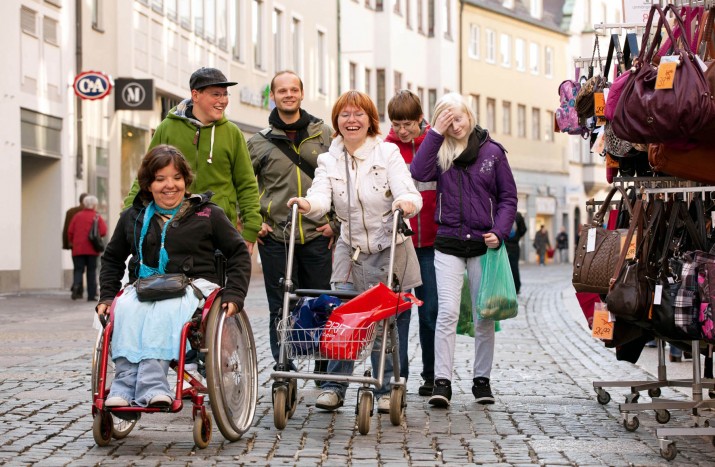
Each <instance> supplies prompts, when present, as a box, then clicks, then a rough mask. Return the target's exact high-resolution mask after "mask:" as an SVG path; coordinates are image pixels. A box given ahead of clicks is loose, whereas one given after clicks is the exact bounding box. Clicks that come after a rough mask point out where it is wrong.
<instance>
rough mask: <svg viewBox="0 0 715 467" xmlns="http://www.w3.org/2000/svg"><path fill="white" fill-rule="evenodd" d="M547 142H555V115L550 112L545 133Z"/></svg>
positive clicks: (547, 114) (547, 116)
mask: <svg viewBox="0 0 715 467" xmlns="http://www.w3.org/2000/svg"><path fill="white" fill-rule="evenodd" d="M544 139H545V140H546V141H551V142H553V141H554V113H553V112H551V111H550V110H549V111H547V112H546V131H545V132H544Z"/></svg>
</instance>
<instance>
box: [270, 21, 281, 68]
mask: <svg viewBox="0 0 715 467" xmlns="http://www.w3.org/2000/svg"><path fill="white" fill-rule="evenodd" d="M272 20H273V65H274V67H275V68H274V69H275V70H276V71H278V70H282V69H283V68H284V66H283V12H282V11H281V10H278V9H274V10H273V18H272Z"/></svg>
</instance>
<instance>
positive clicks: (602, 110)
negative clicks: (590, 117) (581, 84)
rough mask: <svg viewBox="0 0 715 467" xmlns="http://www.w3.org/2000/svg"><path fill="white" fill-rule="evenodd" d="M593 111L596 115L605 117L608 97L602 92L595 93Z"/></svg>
mask: <svg viewBox="0 0 715 467" xmlns="http://www.w3.org/2000/svg"><path fill="white" fill-rule="evenodd" d="M593 113H594V114H595V115H596V117H603V116H604V115H605V114H606V98H605V96H604V95H603V93H602V92H594V93H593Z"/></svg>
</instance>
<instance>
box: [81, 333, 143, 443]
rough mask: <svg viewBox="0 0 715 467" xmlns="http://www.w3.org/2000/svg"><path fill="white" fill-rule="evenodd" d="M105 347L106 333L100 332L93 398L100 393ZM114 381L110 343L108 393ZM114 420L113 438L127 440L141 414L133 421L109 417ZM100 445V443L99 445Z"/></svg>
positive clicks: (95, 348)
mask: <svg viewBox="0 0 715 467" xmlns="http://www.w3.org/2000/svg"><path fill="white" fill-rule="evenodd" d="M103 347H104V331H99V335H98V336H97V341H96V342H95V344H94V353H93V354H92V396H94V394H96V393H97V392H99V367H100V366H101V365H100V364H101V361H100V360H101V359H102V348H103ZM112 380H114V362H113V361H112V347H111V343H110V347H109V353H108V355H107V377H106V380H105V388H106V392H107V393H108V392H109V388H110V386H111V385H112ZM98 417H99V415H98ZM109 418H110V420H113V425H112V436H113V437H114V438H115V439H122V438H126V437H127V435H129V433H131V431H132V430H133V429H134V426H135V425H136V424H137V420H139V414H136V418H134V419H132V420H124V419H121V418H119V417H111V416H110V417H109ZM97 444H99V443H97Z"/></svg>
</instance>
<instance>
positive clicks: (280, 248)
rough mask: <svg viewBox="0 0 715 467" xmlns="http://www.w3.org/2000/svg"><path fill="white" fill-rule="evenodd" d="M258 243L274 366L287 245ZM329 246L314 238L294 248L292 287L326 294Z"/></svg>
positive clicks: (326, 240) (327, 241) (269, 240)
mask: <svg viewBox="0 0 715 467" xmlns="http://www.w3.org/2000/svg"><path fill="white" fill-rule="evenodd" d="M261 240H262V241H263V245H258V253H259V254H260V255H261V265H262V267H263V281H264V282H265V286H266V297H267V298H268V311H269V323H268V337H269V339H270V344H271V353H272V354H273V359H274V360H275V361H276V362H277V361H278V353H279V351H280V343H279V342H278V332H277V331H276V323H278V321H280V320H281V319H282V318H283V316H282V308H283V286H282V285H281V284H280V282H279V281H280V279H281V278H282V277H284V276H285V273H286V255H287V253H288V248H287V244H284V243H283V242H280V241H278V240H275V239H273V238H271V237H263V238H262V239H261ZM329 244H330V239H329V238H328V237H317V238H315V239H313V240H311V241H309V242H308V243H305V244H304V245H300V244H296V245H295V249H294V261H293V284H294V285H295V288H296V289H320V290H330V274H331V272H332V260H333V257H332V250H329V249H328V245H329ZM299 278H300V279H299Z"/></svg>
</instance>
